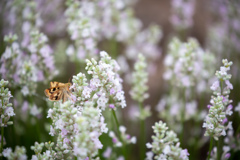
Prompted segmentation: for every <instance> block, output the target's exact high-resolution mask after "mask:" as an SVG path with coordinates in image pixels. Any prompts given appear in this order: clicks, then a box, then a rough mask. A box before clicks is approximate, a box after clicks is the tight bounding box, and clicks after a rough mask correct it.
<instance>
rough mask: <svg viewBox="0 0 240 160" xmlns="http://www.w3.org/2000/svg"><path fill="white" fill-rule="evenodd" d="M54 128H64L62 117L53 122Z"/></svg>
mask: <svg viewBox="0 0 240 160" xmlns="http://www.w3.org/2000/svg"><path fill="white" fill-rule="evenodd" d="M55 125H56V129H63V128H64V121H63V120H62V119H59V120H57V121H56V123H55Z"/></svg>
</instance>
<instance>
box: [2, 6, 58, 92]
mask: <svg viewBox="0 0 240 160" xmlns="http://www.w3.org/2000/svg"><path fill="white" fill-rule="evenodd" d="M23 3H24V2H23ZM25 3H26V4H27V5H24V4H22V3H21V5H23V10H19V8H21V7H17V8H18V9H17V11H16V12H19V14H22V15H23V17H22V19H19V20H20V21H21V23H19V24H22V26H19V28H20V27H21V28H22V32H20V33H18V32H17V31H16V33H17V35H18V36H17V35H16V34H14V35H12V34H11V32H12V31H11V32H10V34H9V35H7V36H5V38H4V41H5V42H6V43H7V47H6V49H5V52H4V53H3V56H2V57H1V60H0V61H1V62H2V63H1V69H0V73H1V75H2V77H3V78H5V79H8V80H9V82H10V85H11V86H14V87H19V86H20V88H21V91H22V93H23V95H24V96H27V95H32V94H34V93H35V90H36V88H37V82H40V81H45V82H46V81H48V80H50V79H52V78H53V76H54V75H55V73H56V70H55V66H54V59H53V56H52V50H51V48H50V46H49V45H48V44H47V41H48V38H47V36H46V35H44V34H43V33H41V32H40V31H39V27H40V26H41V24H42V20H41V18H40V15H39V14H38V13H37V11H36V7H37V6H36V3H35V2H29V3H27V2H25ZM9 6H10V8H11V7H12V8H15V4H14V3H12V4H9ZM18 37H20V39H18Z"/></svg>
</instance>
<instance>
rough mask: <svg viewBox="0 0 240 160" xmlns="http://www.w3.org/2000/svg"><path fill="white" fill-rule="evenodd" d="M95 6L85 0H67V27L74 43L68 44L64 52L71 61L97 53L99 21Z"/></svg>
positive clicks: (80, 59)
mask: <svg viewBox="0 0 240 160" xmlns="http://www.w3.org/2000/svg"><path fill="white" fill-rule="evenodd" d="M96 9H97V6H96V4H95V3H94V2H90V1H87V0H83V1H81V2H80V1H75V0H68V1H67V10H66V11H65V16H66V17H67V23H68V26H67V29H68V32H69V34H70V35H71V40H73V41H74V45H69V46H68V48H67V50H66V53H67V55H68V56H69V57H70V58H71V60H72V61H77V62H78V61H82V59H84V58H86V57H87V58H89V57H95V56H96V55H97V52H98V50H97V39H98V34H97V32H98V30H99V27H100V25H99V22H98V21H96V18H95V14H96V13H95V12H96V11H95V10H96ZM82 62H83V61H82Z"/></svg>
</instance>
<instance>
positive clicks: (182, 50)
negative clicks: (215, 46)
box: [163, 38, 215, 93]
mask: <svg viewBox="0 0 240 160" xmlns="http://www.w3.org/2000/svg"><path fill="white" fill-rule="evenodd" d="M168 48H169V51H168V54H167V56H166V57H165V59H164V65H165V67H166V70H165V73H164V75H163V78H164V79H165V80H168V81H169V82H170V84H171V85H174V86H178V87H185V88H189V87H192V86H196V90H197V91H199V92H200V93H202V92H203V91H205V90H206V88H204V86H205V85H204V84H207V82H208V80H209V79H210V78H211V76H212V75H213V73H214V70H213V69H211V67H209V64H212V63H214V62H215V61H214V56H213V54H211V53H209V52H207V51H204V50H203V49H202V48H201V47H200V46H199V43H198V42H197V40H196V39H193V38H191V39H189V40H188V42H187V43H182V42H181V41H180V40H179V39H177V38H174V39H173V40H172V41H171V42H170V44H169V46H168ZM197 84H198V85H201V86H198V85H197ZM202 84H203V85H202ZM199 88H200V89H199Z"/></svg>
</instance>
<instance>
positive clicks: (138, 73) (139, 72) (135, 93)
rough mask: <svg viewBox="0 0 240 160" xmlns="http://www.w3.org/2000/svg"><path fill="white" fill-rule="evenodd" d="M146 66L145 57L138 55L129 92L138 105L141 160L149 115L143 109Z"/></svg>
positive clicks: (146, 95) (146, 109)
mask: <svg viewBox="0 0 240 160" xmlns="http://www.w3.org/2000/svg"><path fill="white" fill-rule="evenodd" d="M146 68H147V64H146V60H145V57H144V56H143V55H142V54H139V55H138V60H137V62H136V63H135V65H134V69H135V71H134V72H133V75H132V76H133V77H132V85H133V86H132V89H131V91H130V95H131V97H132V99H133V100H135V101H137V102H138V105H139V112H140V115H139V119H140V126H141V131H140V137H143V138H141V142H140V148H141V150H140V155H141V159H144V153H145V146H144V145H145V138H144V137H145V119H146V118H147V117H148V116H150V115H151V113H150V111H149V109H148V108H144V107H143V105H144V104H143V102H144V100H145V99H147V98H148V96H149V95H148V93H146V91H147V90H148V86H147V85H146V83H147V81H148V74H147V72H146Z"/></svg>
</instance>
